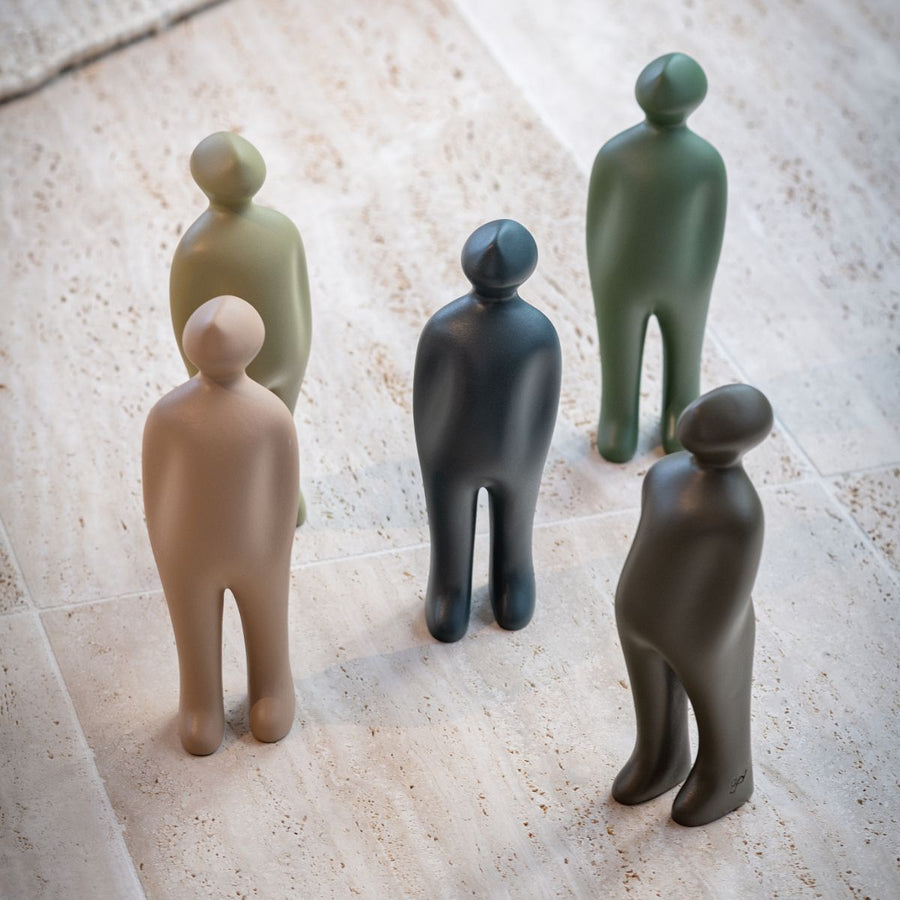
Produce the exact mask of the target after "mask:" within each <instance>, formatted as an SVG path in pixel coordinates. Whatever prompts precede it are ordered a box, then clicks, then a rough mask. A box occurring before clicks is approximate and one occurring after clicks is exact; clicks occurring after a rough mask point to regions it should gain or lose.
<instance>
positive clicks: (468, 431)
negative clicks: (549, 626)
mask: <svg viewBox="0 0 900 900" xmlns="http://www.w3.org/2000/svg"><path fill="white" fill-rule="evenodd" d="M536 264H537V246H536V245H535V242H534V238H533V237H532V236H531V235H530V234H529V233H528V231H527V230H526V229H525V228H523V227H522V226H521V225H520V224H519V223H518V222H513V221H511V220H509V219H499V220H497V221H494V222H488V223H487V224H486V225H482V226H481V227H480V228H478V229H477V230H476V231H475V232H474V233H473V234H472V235H471V237H469V239H468V240H467V241H466V243H465V246H464V247H463V251H462V268H463V272H464V273H465V275H466V277H467V278H468V279H469V281H470V282H471V283H472V290H471V291H470V292H469V293H468V294H466V295H464V296H462V297H460V298H459V299H457V300H454V301H453V302H452V303H449V304H448V305H447V306H445V307H443V308H442V309H440V310H438V312H436V313H435V314H434V315H433V316H432V317H431V319H430V320H429V321H428V322H427V324H426V325H425V328H424V329H423V331H422V336H421V338H420V339H419V347H418V351H417V354H416V366H415V378H414V385H413V416H414V420H415V431H416V444H417V447H418V452H419V462H420V464H421V467H422V477H423V479H424V485H425V501H426V504H427V507H428V524H429V528H430V532H431V570H430V573H429V576H428V588H427V592H426V600H425V613H426V620H427V622H428V629H429V630H430V632H431V634H432V635H433V636H434V637H435V638H437V639H438V640H440V641H448V642H449V641H457V640H459V639H460V638H461V637H462V636H463V635H464V634H465V632H466V628H467V627H468V624H469V610H470V607H471V600H472V553H473V542H474V537H475V513H476V498H477V495H478V491H479V489H480V488H482V487H484V488H486V489H487V491H488V497H489V502H490V511H491V573H490V591H491V605H492V607H493V611H494V616H495V618H496V620H497V623H498V624H499V625H500V626H501V627H502V628H506V629H510V630H514V629H518V628H524V627H525V626H526V625H527V624H528V622H529V621H530V620H531V616H532V614H533V612H534V599H535V584H534V564H533V562H532V552H531V536H532V526H533V523H534V510H535V505H536V503H537V496H538V489H539V487H540V482H541V473H542V472H543V468H544V462H545V460H546V458H547V451H548V449H549V447H550V438H551V436H552V434H553V426H554V423H555V421H556V410H557V406H558V404H559V387H560V371H561V354H560V347H559V338H558V337H557V334H556V329H555V328H554V327H553V325H552V324H551V322H550V320H549V319H548V318H547V317H546V316H545V315H544V314H543V313H541V312H539V311H538V310H537V309H535V308H534V307H533V306H530V305H529V304H528V303H526V302H525V301H524V300H523V299H522V298H521V297H520V296H519V294H518V288H519V286H520V285H521V284H522V283H523V282H524V281H525V280H526V279H527V278H528V276H529V275H531V273H532V272H533V271H534V267H535V265H536Z"/></svg>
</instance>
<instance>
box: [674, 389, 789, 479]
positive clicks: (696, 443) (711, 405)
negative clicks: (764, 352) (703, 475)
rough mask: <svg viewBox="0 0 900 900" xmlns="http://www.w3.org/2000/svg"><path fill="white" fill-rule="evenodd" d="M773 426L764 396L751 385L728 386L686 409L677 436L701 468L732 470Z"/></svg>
mask: <svg viewBox="0 0 900 900" xmlns="http://www.w3.org/2000/svg"><path fill="white" fill-rule="evenodd" d="M772 422H773V416H772V407H771V405H770V404H769V401H768V400H767V399H766V396H765V394H763V393H762V392H761V391H758V390H757V389H756V388H755V387H751V386H750V385H749V384H726V385H723V386H722V387H718V388H716V389H715V390H712V391H709V392H708V393H706V394H703V396H702V397H698V398H697V399H696V400H695V401H694V402H693V403H692V404H691V405H690V406H688V407H687V409H685V411H684V412H683V413H682V414H681V417H680V418H679V420H678V425H677V427H676V435H677V437H678V440H679V441H681V445H682V446H683V447H684V449H685V450H688V451H690V452H691V453H693V454H694V456H695V457H696V458H697V461H698V462H699V463H700V464H701V465H710V466H729V465H733V464H734V463H736V462H738V461H739V460H740V458H741V457H742V456H743V455H744V454H745V453H746V452H747V451H748V450H750V449H751V448H752V447H755V446H756V445H757V444H758V443H760V442H761V441H762V440H763V439H764V438H765V437H766V435H768V433H769V432H770V431H771V429H772Z"/></svg>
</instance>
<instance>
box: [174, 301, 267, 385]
mask: <svg viewBox="0 0 900 900" xmlns="http://www.w3.org/2000/svg"><path fill="white" fill-rule="evenodd" d="M265 335H266V328H265V326H264V325H263V320H262V318H261V317H260V315H259V313H258V312H257V311H256V310H255V309H254V308H253V307H252V306H251V305H250V304H249V303H247V302H246V301H245V300H241V298H240V297H230V296H227V295H225V296H221V297H213V299H212V300H207V301H206V303H204V304H203V305H202V306H199V307H198V308H197V309H195V310H194V312H193V314H192V315H191V317H190V318H189V319H188V320H187V324H186V325H185V326H184V332H183V333H182V337H181V345H182V347H183V348H184V354H185V356H187V358H188V359H189V360H190V361H191V362H192V363H193V364H194V365H195V366H196V367H197V368H198V369H199V370H200V371H201V372H202V373H203V374H204V375H206V376H207V377H208V378H212V379H213V380H214V381H227V380H229V379H232V378H234V377H236V376H238V375H240V374H241V373H242V372H243V371H244V369H246V368H247V366H248V365H250V363H251V362H252V361H253V359H254V357H255V356H256V354H257V353H259V351H260V349H261V348H262V345H263V340H264V338H265Z"/></svg>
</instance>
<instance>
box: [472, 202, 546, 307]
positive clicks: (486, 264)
mask: <svg viewBox="0 0 900 900" xmlns="http://www.w3.org/2000/svg"><path fill="white" fill-rule="evenodd" d="M537 256H538V251H537V244H536V243H535V242H534V238H533V237H532V236H531V234H530V232H529V231H528V229H527V228H525V227H524V226H523V225H520V224H519V223H518V222H514V221H513V220H512V219H496V220H495V221H493V222H488V223H487V224H486V225H482V226H481V227H480V228H477V229H476V230H475V231H473V232H472V234H471V235H470V237H469V239H468V240H467V241H466V243H465V244H464V245H463V249H462V268H463V272H464V273H465V275H466V278H468V279H469V281H470V282H471V283H472V287H474V288H475V292H476V293H477V294H478V295H479V296H481V297H490V298H491V299H494V300H504V299H508V298H510V297H514V296H515V294H516V290H517V289H518V287H519V285H521V284H523V283H524V282H525V281H526V280H527V279H528V276H529V275H531V273H532V272H533V271H534V268H535V266H536V265H537Z"/></svg>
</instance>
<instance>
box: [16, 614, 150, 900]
mask: <svg viewBox="0 0 900 900" xmlns="http://www.w3.org/2000/svg"><path fill="white" fill-rule="evenodd" d="M0 668H2V676H0V824H2V828H0V872H2V878H0V880H2V887H0V894H2V895H3V896H4V897H10V898H12V897H44V898H60V900H63V898H68V897H97V898H104V900H105V898H109V900H112V898H123V900H125V898H132V897H141V896H143V895H142V893H141V889H140V886H139V884H138V882H137V878H136V877H135V872H134V867H133V866H132V864H131V860H130V859H129V857H128V853H127V851H126V850H125V845H124V844H123V842H122V834H121V830H120V828H119V826H118V824H117V823H116V821H115V820H114V818H113V815H112V813H111V811H110V808H109V805H108V803H107V799H106V796H105V794H104V791H103V786H102V784H101V782H100V779H99V778H98V777H97V772H96V769H95V767H94V761H93V759H92V758H91V754H90V751H89V750H88V748H87V747H86V746H85V743H84V739H83V738H82V736H81V733H80V729H79V725H78V722H77V720H76V719H75V717H74V715H73V714H72V707H71V704H70V703H69V700H68V697H67V696H66V694H65V692H64V690H63V686H62V685H61V684H60V681H59V677H58V674H57V670H56V666H55V663H54V661H53V659H52V657H51V655H50V653H49V652H48V647H47V642H46V639H45V638H44V636H43V630H42V628H41V625H40V623H39V621H38V619H37V616H36V615H35V614H34V613H21V614H15V615H5V616H0Z"/></svg>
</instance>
